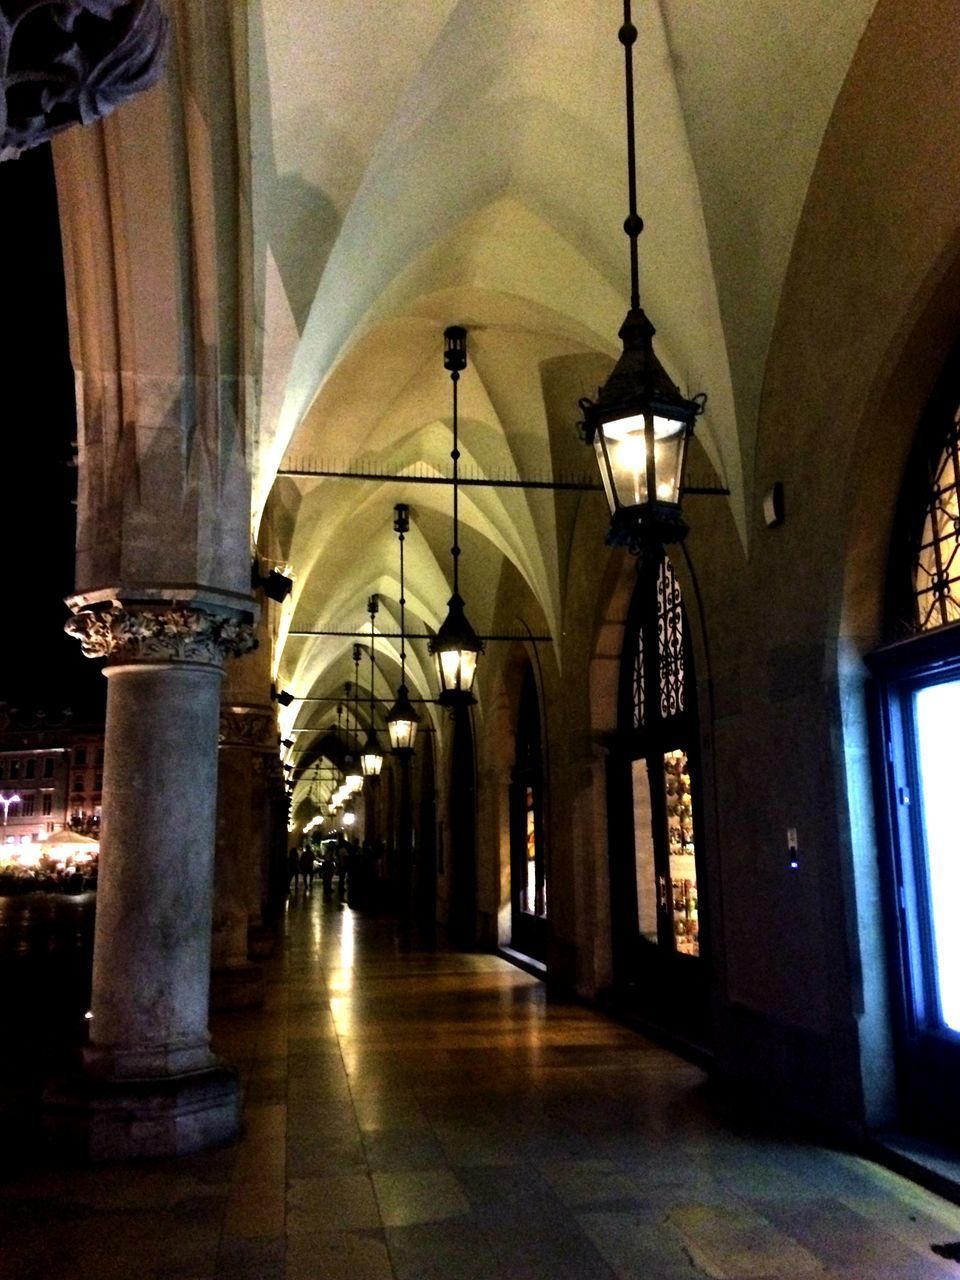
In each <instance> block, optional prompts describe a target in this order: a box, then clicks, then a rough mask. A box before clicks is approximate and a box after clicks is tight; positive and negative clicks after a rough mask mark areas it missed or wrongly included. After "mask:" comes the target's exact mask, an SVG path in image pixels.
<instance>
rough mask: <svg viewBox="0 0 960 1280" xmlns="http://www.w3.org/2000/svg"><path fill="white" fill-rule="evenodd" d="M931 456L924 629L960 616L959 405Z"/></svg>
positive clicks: (921, 566) (922, 545)
mask: <svg viewBox="0 0 960 1280" xmlns="http://www.w3.org/2000/svg"><path fill="white" fill-rule="evenodd" d="M931 461H932V464H933V465H932V466H931V467H930V471H931V474H930V477H929V483H928V485H927V494H926V498H927V503H926V513H925V515H924V519H923V525H922V528H921V531H920V540H919V544H918V546H917V550H916V555H915V559H914V572H913V584H914V585H913V589H914V597H915V600H916V619H917V627H918V629H919V630H920V631H932V630H933V629H934V628H936V627H942V626H946V625H947V623H950V622H958V621H960V487H958V486H960V409H955V410H954V412H953V414H952V416H951V418H950V421H949V423H948V425H947V429H946V438H945V440H944V441H943V445H942V447H941V448H940V450H939V456H937V454H934V455H933V457H932V459H931Z"/></svg>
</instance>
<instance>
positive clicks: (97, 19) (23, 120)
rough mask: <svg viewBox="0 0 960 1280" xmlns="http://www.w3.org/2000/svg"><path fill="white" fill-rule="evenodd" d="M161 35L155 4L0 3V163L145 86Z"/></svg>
mask: <svg viewBox="0 0 960 1280" xmlns="http://www.w3.org/2000/svg"><path fill="white" fill-rule="evenodd" d="M167 30H168V23H167V17H166V14H165V13H164V11H163V9H162V7H161V5H160V3H159V0H33V2H32V3H28V4H25V3H24V0H0V160H7V159H9V158H10V157H12V156H15V155H17V154H18V153H19V152H20V151H23V150H24V149H25V148H27V147H35V146H36V145H37V144H38V143H41V142H46V141H47V139H48V138H51V137H52V136H53V135H54V134H55V133H59V132H60V130H61V129H67V128H69V127H70V126H71V125H74V124H90V123H91V122H92V121H94V120H98V119H100V118H101V117H102V116H105V115H108V114H109V113H110V112H111V111H113V110H114V108H115V107H119V106H120V105H121V103H123V102H126V100H127V99H128V98H131V97H133V95H134V94H137V93H139V92H140V91H141V90H142V89H147V88H149V87H150V85H152V84H154V83H155V82H156V81H157V80H158V79H159V78H160V76H161V74H162V73H163V69H164V54H165V52H166V47H167Z"/></svg>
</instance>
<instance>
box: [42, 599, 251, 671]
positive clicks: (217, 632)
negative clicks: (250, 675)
mask: <svg viewBox="0 0 960 1280" xmlns="http://www.w3.org/2000/svg"><path fill="white" fill-rule="evenodd" d="M64 630H65V631H66V632H67V634H68V635H71V636H75V637H76V639H78V640H79V641H80V646H81V648H82V649H83V653H84V656H85V657H87V658H110V659H111V660H112V661H114V662H116V661H122V660H124V659H132V660H134V661H135V660H138V659H139V660H141V661H147V660H153V661H160V662H207V663H217V664H219V663H221V662H222V661H223V660H224V658H225V657H227V655H228V654H234V655H239V654H241V653H249V652H250V651H251V650H252V649H255V648H256V647H257V639H256V636H255V634H254V626H253V623H252V622H249V621H244V620H243V619H242V618H237V617H230V616H227V615H224V614H218V613H208V612H207V611H206V610H205V609H198V608H194V607H187V606H179V607H174V608H169V609H157V608H143V609H138V608H126V609H122V608H117V607H112V608H107V609H83V610H81V611H80V612H79V613H76V614H74V616H73V617H72V618H68V619H67V621H66V623H65V624H64Z"/></svg>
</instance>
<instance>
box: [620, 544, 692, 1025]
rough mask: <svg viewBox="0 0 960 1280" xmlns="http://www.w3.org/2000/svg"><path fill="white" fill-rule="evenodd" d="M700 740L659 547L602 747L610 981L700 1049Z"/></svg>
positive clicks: (677, 613)
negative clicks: (609, 734) (609, 736)
mask: <svg viewBox="0 0 960 1280" xmlns="http://www.w3.org/2000/svg"><path fill="white" fill-rule="evenodd" d="M698 747H699V727H698V721H697V713H696V686H695V681H694V678H693V668H692V659H691V652H690V643H689V634H688V627H687V621H686V614H685V612H684V607H683V599H682V596H681V591H680V584H679V582H678V580H677V576H676V573H675V571H674V568H673V565H672V563H671V561H670V559H669V557H668V556H667V555H666V554H665V553H664V552H663V551H660V552H659V553H658V554H656V555H651V556H649V557H648V558H647V559H645V560H642V561H641V562H640V563H639V565H638V570H637V585H636V588H635V590H634V593H633V598H632V601H631V605H630V611H629V616H628V620H627V627H626V630H625V633H624V648H623V652H622V655H621V662H620V684H619V698H618V713H617V732H616V735H615V738H614V741H613V742H612V743H611V750H610V753H609V755H608V771H607V804H608V814H609V821H610V884H611V923H612V928H613V959H614V985H615V995H616V998H617V1002H618V1004H620V1005H625V1006H626V1007H627V1009H628V1010H629V1011H630V1012H632V1013H634V1014H636V1015H637V1016H638V1017H639V1018H641V1019H642V1020H643V1021H645V1022H648V1023H649V1024H651V1026H652V1027H654V1028H659V1029H661V1030H662V1031H663V1032H665V1033H667V1034H669V1035H670V1036H672V1037H676V1038H678V1039H680V1040H681V1041H684V1042H688V1043H690V1044H691V1045H693V1046H696V1047H698V1048H704V1047H706V1046H707V1044H708V1041H709V1019H708V979H707V965H706V959H705V954H704V951H705V948H704V911H703V903H702V892H701V890H702V884H703V876H702V872H701V865H702V859H703V849H702V824H701V822H700V812H701V805H700V784H699V775H700V770H699V751H698Z"/></svg>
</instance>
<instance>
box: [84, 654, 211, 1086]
mask: <svg viewBox="0 0 960 1280" xmlns="http://www.w3.org/2000/svg"><path fill="white" fill-rule="evenodd" d="M106 675H107V677H108V680H109V689H108V695H107V733H106V758H105V763H104V793H105V794H104V816H103V831H102V835H101V845H102V849H103V855H102V863H101V870H100V878H99V892H98V901H97V922H96V934H95V943H94V970H93V1002H92V1014H93V1018H92V1022H91V1027H90V1045H89V1048H88V1050H87V1062H88V1065H89V1067H90V1069H91V1070H93V1071H95V1072H96V1073H97V1074H102V1075H106V1076H109V1077H112V1078H113V1079H124V1078H140V1079H142V1078H144V1077H156V1076H165V1075H174V1074H178V1073H182V1072H186V1071H195V1070H199V1069H202V1068H204V1067H208V1066H210V1065H212V1063H213V1061H214V1059H213V1056H212V1054H211V1053H210V1049H209V1034H208V1030H207V1015H208V983H209V973H210V912H211V898H212V889H213V859H212V853H213V845H214V833H215V826H216V795H217V726H218V722H219V704H220V678H221V671H220V668H219V667H218V666H215V665H209V664H208V665H201V664H193V663H189V662H177V663H166V662H158V663H156V664H153V663H147V662H138V663H136V664H132V663H131V664H129V665H126V664H117V665H114V666H108V667H107V668H106Z"/></svg>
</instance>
